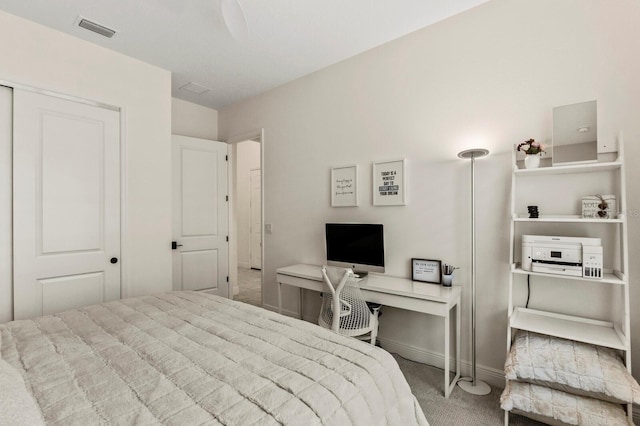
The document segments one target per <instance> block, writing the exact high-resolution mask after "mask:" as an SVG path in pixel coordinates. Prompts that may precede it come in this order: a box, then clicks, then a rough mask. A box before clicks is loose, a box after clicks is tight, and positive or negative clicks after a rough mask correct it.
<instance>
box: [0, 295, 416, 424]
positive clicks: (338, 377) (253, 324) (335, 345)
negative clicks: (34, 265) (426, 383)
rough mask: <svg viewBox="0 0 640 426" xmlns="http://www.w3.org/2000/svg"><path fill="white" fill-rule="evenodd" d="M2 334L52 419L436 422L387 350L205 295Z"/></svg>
mask: <svg viewBox="0 0 640 426" xmlns="http://www.w3.org/2000/svg"><path fill="white" fill-rule="evenodd" d="M0 334H1V342H2V343H1V345H2V346H1V347H0V353H1V355H2V358H3V359H4V360H5V361H7V363H9V364H10V365H11V366H13V368H15V369H16V370H17V371H18V372H19V373H20V374H21V375H22V376H23V378H24V381H25V383H26V387H27V390H28V391H29V392H30V393H31V394H32V395H33V397H34V398H35V400H36V402H37V404H38V406H39V409H40V410H41V416H42V417H43V418H44V419H45V421H46V423H47V424H60V425H62V424H64V425H73V424H78V425H89V424H179V425H190V424H194V425H197V424H227V425H250V424H260V425H267V424H287V425H289V424H291V425H313V424H330V425H349V424H362V425H373V424H380V425H382V424H389V425H413V424H420V425H427V421H426V420H425V417H424V414H423V413H422V411H421V409H420V407H419V406H418V403H417V401H416V400H415V398H414V396H413V395H412V393H411V390H410V388H409V385H408V384H407V382H406V380H405V379H404V377H403V376H402V373H401V372H400V369H399V367H398V365H397V363H396V362H395V360H394V359H393V358H392V357H391V356H390V355H389V354H388V353H387V352H385V351H383V350H381V349H379V348H375V347H372V346H371V345H368V344H366V343H363V342H360V341H357V340H354V339H350V338H347V337H342V336H339V335H336V334H333V333H332V332H331V331H329V330H325V329H322V328H320V327H318V326H315V325H313V324H309V323H305V322H302V321H298V320H295V319H292V318H287V317H284V316H281V315H278V314H275V313H272V312H269V311H266V310H263V309H260V308H256V307H253V306H249V305H246V304H242V303H238V302H234V301H230V300H227V299H223V298H219V297H216V296H212V295H208V294H204V293H196V292H173V293H163V294H159V295H155V296H146V297H138V298H131V299H123V300H119V301H114V302H109V303H105V304H102V305H94V306H89V307H85V308H82V309H78V310H74V311H68V312H64V313H61V314H56V315H50V316H45V317H41V318H37V319H35V320H27V321H14V322H11V323H7V324H2V325H0ZM0 385H1V384H0Z"/></svg>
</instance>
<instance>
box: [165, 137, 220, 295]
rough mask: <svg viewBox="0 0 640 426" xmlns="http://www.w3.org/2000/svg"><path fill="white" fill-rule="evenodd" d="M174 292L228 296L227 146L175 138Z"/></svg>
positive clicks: (207, 141)
mask: <svg viewBox="0 0 640 426" xmlns="http://www.w3.org/2000/svg"><path fill="white" fill-rule="evenodd" d="M172 140H173V241H174V242H175V243H176V247H175V250H174V252H173V289H174V290H206V291H208V292H210V293H213V294H217V295H219V296H223V297H229V282H228V272H229V264H228V263H229V242H228V241H227V239H228V238H227V237H228V235H229V234H228V229H229V224H228V220H229V219H228V217H229V215H228V211H227V210H228V207H227V205H228V203H227V194H228V192H227V159H226V158H227V147H228V145H227V144H226V143H224V142H216V141H210V140H205V139H196V138H190V137H187V136H178V135H174V136H173V137H172Z"/></svg>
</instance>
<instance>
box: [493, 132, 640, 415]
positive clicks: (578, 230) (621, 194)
mask: <svg viewBox="0 0 640 426" xmlns="http://www.w3.org/2000/svg"><path fill="white" fill-rule="evenodd" d="M618 143H619V147H618V153H617V158H616V159H615V161H602V162H596V163H584V164H571V165H561V166H549V167H540V168H537V169H521V168H519V167H518V164H517V162H516V155H515V150H514V153H513V173H512V181H511V224H510V226H511V238H510V242H511V247H510V250H509V256H510V257H509V262H510V264H511V270H510V273H509V305H508V315H509V326H508V331H507V352H508V351H509V350H510V349H511V343H512V338H513V334H514V332H515V331H516V330H518V329H519V330H527V331H531V332H535V333H540V334H547V335H550V336H556V337H560V338H565V339H570V340H575V341H579V342H585V343H590V344H594V345H598V346H606V347H610V348H614V349H617V350H619V351H621V353H622V355H623V359H624V361H625V365H626V366H627V370H628V371H629V373H631V341H630V335H631V333H630V315H629V281H628V272H627V271H629V259H628V236H627V217H626V214H625V213H626V212H627V200H626V188H625V166H624V158H623V146H622V141H621V140H620V141H619V142H618ZM570 175H579V177H572V176H570ZM538 186H539V187H541V188H547V189H549V188H553V191H548V192H547V193H545V192H544V191H541V192H536V188H537V187H538ZM594 194H614V195H615V196H616V203H617V205H616V210H618V214H617V216H616V217H615V218H612V219H592V218H583V217H582V216H581V211H580V200H581V199H582V197H584V196H587V195H594ZM532 200H535V202H533V201H532ZM527 205H539V209H540V211H541V213H543V214H541V215H540V217H539V218H529V216H528V214H525V213H524V212H526V210H527ZM550 229H551V230H552V231H554V232H556V233H553V234H549V233H548V232H549V230H550ZM538 231H540V232H538ZM582 233H589V234H592V235H582ZM523 234H532V235H558V236H571V237H575V236H594V235H593V234H595V235H597V236H598V237H600V238H602V242H603V247H605V253H604V267H605V268H604V269H605V271H604V272H605V273H604V275H603V278H602V279H590V278H583V277H573V276H565V275H555V274H546V273H540V272H530V271H525V270H523V269H522V268H521V267H520V253H521V244H522V235H523ZM607 251H609V253H607ZM528 280H531V281H530V286H528V285H527V281H528ZM583 283H587V284H589V285H590V286H589V287H588V289H586V290H584V291H582V290H583V289H585V288H586V287H585V285H584V284H583ZM538 284H540V285H541V286H542V289H539V288H536V287H538ZM593 286H595V287H596V289H597V290H598V291H599V293H598V294H602V292H603V291H604V292H606V293H607V294H610V296H611V297H607V298H604V299H606V300H599V299H597V298H590V296H589V294H588V291H594V288H593ZM554 290H555V291H560V290H562V291H563V294H564V295H565V296H566V294H567V292H570V293H571V292H573V291H574V290H575V292H576V293H575V297H574V299H573V300H572V302H573V303H572V306H571V307H572V309H571V311H573V312H575V310H576V301H580V300H584V301H585V306H593V307H594V309H595V311H596V312H599V313H600V314H601V313H602V312H608V313H609V316H610V318H606V319H605V318H589V317H588V312H587V315H584V316H579V315H568V314H567V312H562V309H558V306H561V305H562V303H559V302H558V301H551V302H549V301H548V300H547V302H548V303H545V300H542V301H541V303H540V305H541V306H538V303H537V299H545V298H544V297H542V298H540V297H536V295H537V296H540V292H543V291H544V292H547V293H546V294H543V296H546V298H547V299H548V298H550V297H552V295H550V294H549V292H553V291H554ZM528 291H529V293H528V296H527V298H526V300H527V302H523V300H522V299H523V298H522V297H516V296H519V295H522V294H525V295H526V294H527V292H528ZM536 291H538V293H536ZM529 296H530V298H529ZM514 298H516V299H517V301H516V300H514ZM594 299H595V300H594ZM516 302H519V303H520V304H518V303H516ZM526 303H529V305H533V306H532V307H526V306H521V305H524V304H526ZM598 303H605V304H606V303H609V305H608V306H604V307H598V308H596V306H597V304H598ZM549 305H550V306H552V308H549V307H548V306H549ZM587 311H588V310H587ZM626 407H627V415H628V418H629V419H630V420H631V418H632V410H631V404H628V405H627V406H626ZM508 423H509V412H505V425H508Z"/></svg>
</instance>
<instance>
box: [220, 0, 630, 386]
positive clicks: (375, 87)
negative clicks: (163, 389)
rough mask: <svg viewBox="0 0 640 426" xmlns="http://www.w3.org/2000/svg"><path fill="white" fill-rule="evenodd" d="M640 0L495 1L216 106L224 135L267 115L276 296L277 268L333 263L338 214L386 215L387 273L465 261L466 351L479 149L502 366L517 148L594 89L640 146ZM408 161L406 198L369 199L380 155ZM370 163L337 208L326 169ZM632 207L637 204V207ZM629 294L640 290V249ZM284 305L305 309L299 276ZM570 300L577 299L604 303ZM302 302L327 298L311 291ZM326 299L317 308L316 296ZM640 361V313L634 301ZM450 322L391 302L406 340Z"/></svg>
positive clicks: (421, 341) (484, 238)
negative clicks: (422, 262)
mask: <svg viewBox="0 0 640 426" xmlns="http://www.w3.org/2000/svg"><path fill="white" fill-rule="evenodd" d="M639 20H640V3H639V2H637V1H633V0H620V1H617V2H605V1H602V0H564V1H562V2H558V1H554V0H539V1H536V2H529V1H524V0H516V1H513V0H494V1H492V2H489V3H486V4H483V5H481V6H479V7H477V8H475V9H472V10H470V11H468V12H466V13H463V14H460V15H457V16H455V17H452V18H450V19H447V20H445V21H443V22H441V23H438V24H435V25H433V26H431V27H427V28H425V29H423V30H420V31H417V32H415V33H413V34H410V35H408V36H406V37H403V38H401V39H398V40H395V41H392V42H390V43H388V44H385V45H383V46H380V47H378V48H375V49H372V50H370V51H368V52H365V53H363V54H361V55H358V56H356V57H353V58H350V59H348V60H346V61H343V62H341V63H338V64H336V65H334V66H331V67H328V68H326V69H324V70H321V71H319V72H316V73H314V74H311V75H308V76H306V77H303V78H301V79H299V80H297V81H295V82H292V83H290V84H287V85H284V86H282V87H279V88H276V89H274V90H272V91H270V92H267V93H265V94H262V95H259V96H256V97H254V98H251V99H248V100H245V101H242V102H239V103H237V104H235V105H232V106H230V107H227V108H224V109H222V110H220V111H219V126H220V136H221V137H222V138H225V137H228V136H229V135H234V134H239V133H242V132H244V131H247V130H249V129H254V128H260V127H264V129H265V139H266V141H267V145H266V146H267V150H266V153H265V160H264V161H265V162H264V165H263V167H264V173H265V181H266V188H265V208H266V212H265V214H266V217H265V223H272V224H273V234H272V235H266V237H265V241H264V244H265V247H266V259H265V263H264V268H265V277H266V278H265V283H264V285H265V304H266V305H271V306H276V305H277V291H276V284H275V269H276V268H278V267H281V266H285V265H288V264H292V263H297V262H307V263H316V264H319V263H321V262H323V259H324V256H325V254H324V252H323V242H322V238H323V224H324V223H325V222H327V221H347V220H352V221H362V222H380V223H383V224H384V225H385V238H386V249H387V256H386V260H387V264H388V267H387V273H388V274H389V275H397V276H405V277H409V276H410V269H409V260H410V258H411V257H425V258H434V259H442V260H443V261H446V262H448V263H453V264H456V265H460V266H462V269H461V270H460V271H458V272H460V274H458V276H457V277H456V278H455V281H454V283H455V282H457V283H458V284H462V285H463V292H464V293H463V306H462V309H463V321H464V323H463V342H464V343H463V348H462V351H463V358H464V359H466V360H469V359H470V352H469V344H468V342H469V340H470V339H469V326H468V324H469V316H468V313H469V300H470V299H469V298H470V288H469V281H470V279H469V259H470V253H469V243H470V238H469V232H470V225H469V164H468V162H465V161H462V160H459V159H457V158H456V153H457V152H458V151H460V150H462V149H466V148H470V147H476V146H481V147H486V148H489V149H490V150H491V151H492V155H491V156H490V157H488V158H486V159H482V160H479V161H478V162H477V169H476V171H477V191H478V205H477V209H478V247H479V253H478V286H479V291H478V334H477V336H478V364H479V366H480V367H482V374H484V375H486V374H489V373H491V372H492V371H493V372H494V373H496V374H494V378H495V377H499V370H502V367H503V362H504V356H505V350H506V315H507V313H506V310H507V292H506V289H507V282H508V247H509V229H508V228H509V226H508V224H509V219H508V218H509V216H508V203H509V193H510V167H511V165H510V161H511V160H510V159H511V154H510V150H511V149H512V146H513V144H515V143H518V142H520V141H523V140H526V139H529V138H532V137H533V138H535V139H537V140H539V141H547V142H548V141H549V140H550V139H551V109H552V107H554V106H559V105H566V104H571V103H575V102H581V101H587V100H593V99H597V100H598V106H599V117H598V118H599V130H600V137H601V139H604V140H605V141H606V143H614V139H615V136H616V134H617V133H618V132H619V131H623V132H624V134H625V137H626V140H627V144H626V148H627V149H626V151H627V152H626V154H627V161H628V162H629V164H631V165H633V164H634V163H635V162H637V161H638V159H640V144H638V141H640V122H638V120H637V111H639V110H640V84H639V82H638V76H639V75H640V57H639V56H638V54H637V52H639V51H640V27H638V26H637V22H638V21H639ZM398 157H405V158H407V160H408V170H409V172H408V197H409V204H408V205H407V206H404V207H373V206H372V205H371V189H370V188H371V162H372V161H375V160H384V159H395V158H398ZM353 163H358V164H360V166H361V168H360V175H359V184H360V188H362V192H361V195H360V206H359V207H355V208H331V207H329V205H330V200H329V170H330V167H332V166H338V165H344V164H353ZM628 173H629V176H628V177H627V181H628V184H629V191H628V192H629V194H628V195H629V207H630V209H631V210H632V211H631V212H630V214H631V215H630V218H629V225H630V226H629V227H630V252H631V253H637V252H638V250H639V249H640V214H638V212H640V191H638V186H637V182H638V181H640V169H639V168H637V167H630V168H629V171H628ZM634 212H635V214H634ZM632 265H633V266H632V268H633V269H632V270H631V275H630V276H631V293H632V301H631V306H632V307H634V306H637V305H638V303H639V302H640V290H639V289H638V285H637V278H638V277H640V264H638V262H632ZM289 290H290V291H287V292H286V293H285V294H284V305H285V306H284V307H285V308H286V309H287V310H288V311H290V312H291V311H293V312H296V311H297V310H298V302H297V291H296V290H294V289H289ZM593 300H597V299H591V295H590V294H588V293H583V294H581V296H580V297H577V298H574V299H570V300H567V301H566V303H567V305H568V307H569V308H570V309H576V308H577V307H588V306H589V304H591V303H594V302H593ZM306 303H307V304H308V306H307V307H306V308H305V309H307V311H306V312H310V315H311V314H312V313H313V312H317V306H318V303H319V297H318V296H317V295H313V294H309V295H308V296H307V298H306ZM314 309H315V310H316V311H314ZM632 321H633V323H634V327H635V334H634V337H635V339H634V343H633V348H634V352H633V353H634V354H635V355H634V358H633V360H634V370H635V372H636V376H637V377H638V374H639V373H640V338H638V336H639V335H640V334H639V330H640V314H639V313H638V311H637V310H636V311H634V312H633V315H632ZM440 325H441V322H439V321H438V320H435V319H430V318H427V317H426V316H421V315H418V314H413V313H408V312H401V311H394V310H393V309H385V315H384V317H383V319H382V325H381V330H380V335H381V338H382V339H383V340H387V341H391V340H393V341H394V343H395V345H396V346H395V347H403V348H405V349H406V350H407V351H408V352H412V353H415V354H422V355H424V356H425V357H428V356H429V354H432V353H435V354H441V353H442V352H443V347H442V343H441V333H440V331H439V329H440Z"/></svg>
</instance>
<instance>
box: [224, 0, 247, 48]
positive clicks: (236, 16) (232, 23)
mask: <svg viewBox="0 0 640 426" xmlns="http://www.w3.org/2000/svg"><path fill="white" fill-rule="evenodd" d="M219 5H220V14H221V15H222V20H223V21H224V24H225V25H226V27H227V30H229V34H231V36H232V37H233V38H234V39H236V40H238V41H245V40H246V39H247V37H248V29H247V18H246V17H245V15H244V11H243V10H242V6H241V5H240V2H239V1H238V0H220V3H219Z"/></svg>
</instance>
